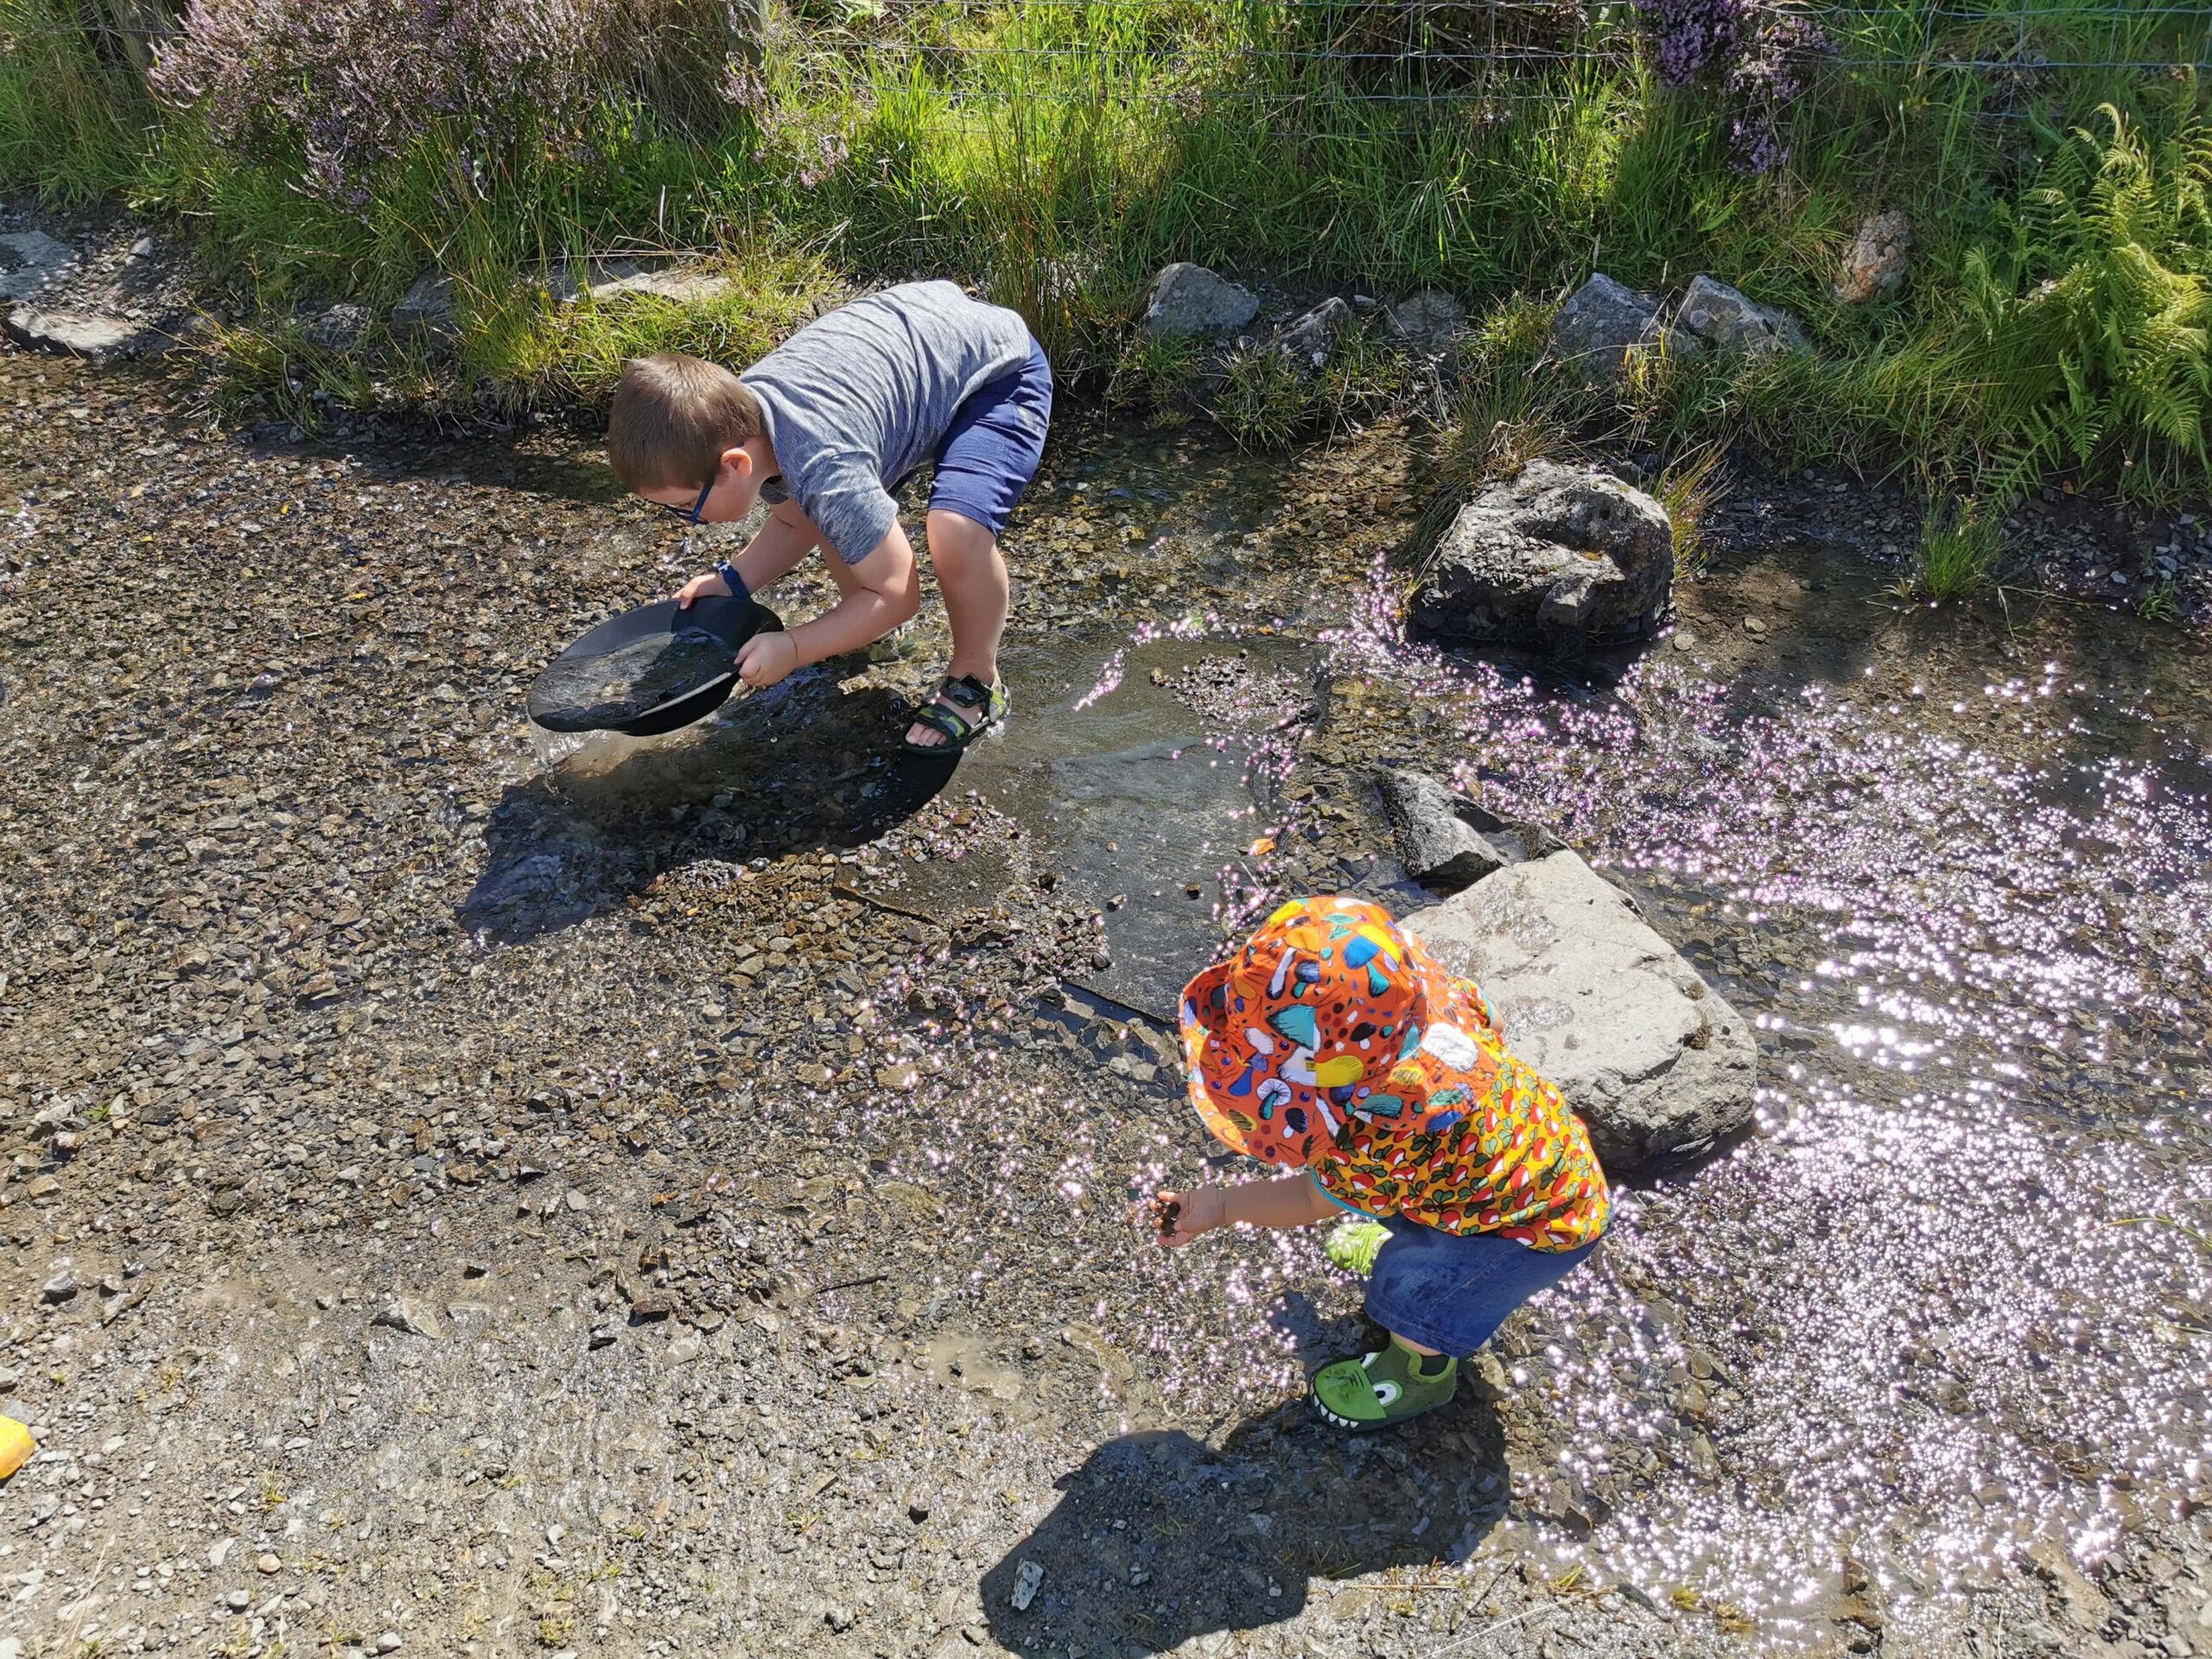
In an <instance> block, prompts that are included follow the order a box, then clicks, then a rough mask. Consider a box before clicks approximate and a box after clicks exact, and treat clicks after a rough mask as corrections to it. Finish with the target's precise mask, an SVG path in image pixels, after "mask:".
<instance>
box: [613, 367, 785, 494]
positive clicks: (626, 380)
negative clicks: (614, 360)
mask: <svg viewBox="0 0 2212 1659" xmlns="http://www.w3.org/2000/svg"><path fill="white" fill-rule="evenodd" d="M758 436H760V403H759V401H758V400H757V399H756V398H755V397H753V394H752V392H751V391H747V389H746V387H745V385H743V383H742V382H741V381H740V380H739V379H738V378H737V377H736V376H735V375H734V374H732V373H731V372H729V371H728V369H725V368H723V367H722V366H721V365H719V364H715V363H709V362H705V361H702V359H699V358H696V357H687V356H685V355H684V354H683V353H681V352H655V353H653V354H652V356H650V357H633V358H632V359H630V360H629V361H628V362H627V363H625V364H624V365H622V380H621V384H620V385H617V386H616V387H615V388H614V403H613V408H611V409H610V410H608V411H607V460H608V461H610V462H612V463H613V467H614V473H615V476H616V477H618V478H620V480H622V482H623V483H624V485H626V486H627V487H628V488H630V489H632V490H667V489H696V488H698V487H699V486H702V485H703V484H705V483H706V482H707V481H708V480H709V479H711V478H713V477H714V476H715V473H716V472H717V471H719V470H720V469H721V457H722V452H723V451H724V450H726V449H731V448H735V447H736V446H737V445H739V444H741V443H744V442H747V441H748V440H750V439H753V438H756V437H758Z"/></svg>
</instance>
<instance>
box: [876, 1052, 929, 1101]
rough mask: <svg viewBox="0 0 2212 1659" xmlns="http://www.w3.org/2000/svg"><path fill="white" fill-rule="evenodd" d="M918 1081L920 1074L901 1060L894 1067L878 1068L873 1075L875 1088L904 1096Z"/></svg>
mask: <svg viewBox="0 0 2212 1659" xmlns="http://www.w3.org/2000/svg"><path fill="white" fill-rule="evenodd" d="M920 1080H921V1074H920V1073H919V1072H918V1071H915V1069H914V1068H913V1067H912V1065H908V1064H906V1062H905V1061H903V1060H902V1061H900V1062H899V1064H898V1065H886V1066H880V1067H879V1068H877V1071H876V1074H875V1086H876V1087H877V1088H879V1089H890V1090H896V1091H897V1092H899V1093H900V1094H905V1093H906V1091H907V1090H911V1089H912V1088H913V1086H914V1085H915V1084H917V1083H918V1082H919V1081H920Z"/></svg>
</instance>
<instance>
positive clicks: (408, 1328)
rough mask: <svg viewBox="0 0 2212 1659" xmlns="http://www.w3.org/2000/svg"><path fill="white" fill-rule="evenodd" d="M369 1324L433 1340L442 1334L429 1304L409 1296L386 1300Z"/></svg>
mask: <svg viewBox="0 0 2212 1659" xmlns="http://www.w3.org/2000/svg"><path fill="white" fill-rule="evenodd" d="M369 1323H370V1324H371V1325H382V1326H384V1327H385V1329H386V1330H388V1331H402V1332H406V1333H407V1334H408V1335H409V1336H410V1337H428V1338H429V1339H430V1340H431V1341H433V1342H435V1341H436V1340H437V1339H438V1338H439V1337H440V1335H441V1334H442V1333H441V1332H440V1331H439V1329H438V1318H437V1315H436V1314H435V1313H433V1312H431V1310H430V1308H429V1306H428V1305H427V1304H425V1303H423V1302H418V1301H416V1300H415V1299H414V1298H413V1297H411V1296H402V1297H400V1298H398V1299H397V1300H394V1301H390V1302H387V1303H385V1305H384V1306H383V1307H382V1308H381V1309H379V1310H378V1313H377V1315H376V1317H375V1318H374V1319H371V1320H370V1321H369Z"/></svg>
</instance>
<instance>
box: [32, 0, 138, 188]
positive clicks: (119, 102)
mask: <svg viewBox="0 0 2212 1659" xmlns="http://www.w3.org/2000/svg"><path fill="white" fill-rule="evenodd" d="M153 114H154V112H153V110H152V108H151V106H150V105H149V104H148V103H147V102H146V100H145V99H144V98H143V96H142V95H141V93H140V91H139V88H138V85H137V81H136V79H135V78H134V77H133V76H132V75H131V74H130V72H129V71H127V70H126V69H124V68H121V67H118V66H116V65H113V64H111V63H109V62H107V61H105V60H104V59H103V58H102V57H101V56H100V54H99V52H98V51H96V50H95V49H94V47H93V43H92V37H91V36H90V35H87V34H86V32H85V31H84V30H83V29H82V28H81V27H79V22H78V20H77V18H76V17H75V16H74V15H73V14H72V13H71V11H70V10H68V9H67V8H65V7H63V6H60V5H59V4H56V3H54V0H0V181H7V182H9V183H11V184H18V185H29V186H30V187H31V188H34V189H35V190H36V191H37V192H38V193H39V194H41V195H43V196H46V197H48V198H49V199H50V200H58V201H65V202H77V201H83V200H89V199H91V198H92V197H94V196H98V195H100V194H104V193H105V192H108V191H111V190H114V189H116V188H118V186H119V185H121V184H123V183H124V181H128V180H129V179H130V177H131V176H132V175H133V173H134V171H135V168H136V166H137V160H138V157H139V156H140V155H141V154H142V153H143V148H144V145H145V142H146V140H145V136H144V129H145V127H146V126H147V125H148V124H150V123H151V121H152V119H153Z"/></svg>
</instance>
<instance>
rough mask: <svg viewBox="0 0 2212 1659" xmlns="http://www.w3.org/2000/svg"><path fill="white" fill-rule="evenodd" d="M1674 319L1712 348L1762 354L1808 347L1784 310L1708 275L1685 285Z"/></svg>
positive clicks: (1803, 337) (1794, 320) (1797, 350)
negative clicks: (1685, 290)
mask: <svg viewBox="0 0 2212 1659" xmlns="http://www.w3.org/2000/svg"><path fill="white" fill-rule="evenodd" d="M1675 326H1676V327H1680V328H1683V329H1686V330H1688V332H1689V333H1690V334H1694V335H1696V336H1697V338H1698V339H1700V340H1703V341H1704V342H1705V343H1706V344H1707V346H1711V347H1713V350H1714V351H1716V352H1735V353H1743V354H1745V355H1747V356H1751V357H1764V356H1767V355H1769V354H1770V353H1775V352H1804V351H1810V350H1811V349H1812V346H1811V345H1810V343H1809V342H1808V341H1807V340H1806V338H1805V331H1804V330H1803V329H1802V328H1800V327H1798V326H1797V320H1796V318H1795V317H1793V316H1791V315H1789V313H1788V312H1787V311H1777V310H1776V309H1775V308H1773V307H1772V306H1767V305H1761V304H1760V303H1759V302H1758V301H1756V300H1753V299H1749V298H1747V297H1745V296H1744V295H1742V294H1740V293H1738V291H1737V290H1736V289H1732V288H1731V287H1729V286H1728V284H1727V283H1716V282H1714V281H1713V278H1712V277H1699V278H1698V279H1697V280H1696V281H1695V282H1694V283H1691V284H1690V285H1689V288H1688V291H1687V292H1685V293H1684V294H1683V296H1682V302H1681V305H1679V306H1677V307H1676V308H1675Z"/></svg>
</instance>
